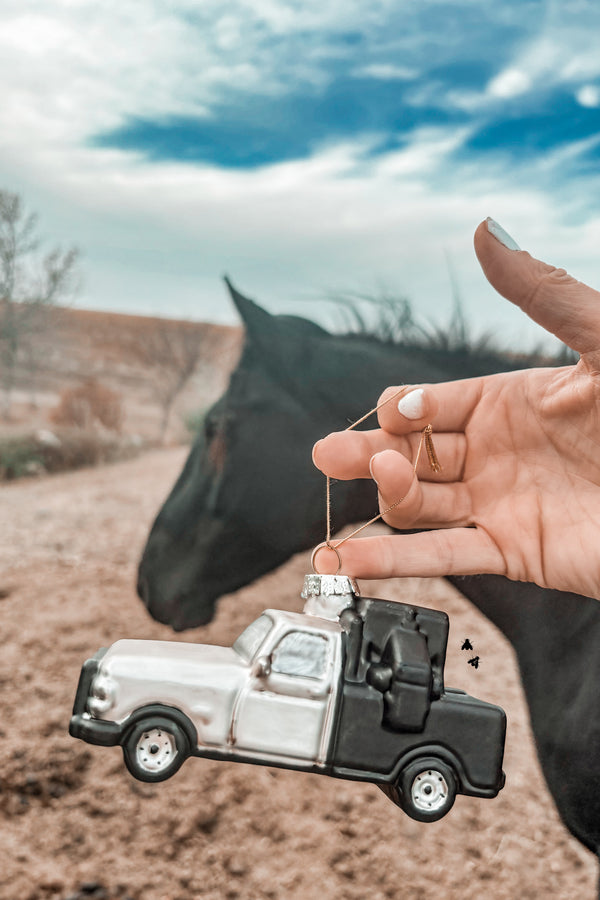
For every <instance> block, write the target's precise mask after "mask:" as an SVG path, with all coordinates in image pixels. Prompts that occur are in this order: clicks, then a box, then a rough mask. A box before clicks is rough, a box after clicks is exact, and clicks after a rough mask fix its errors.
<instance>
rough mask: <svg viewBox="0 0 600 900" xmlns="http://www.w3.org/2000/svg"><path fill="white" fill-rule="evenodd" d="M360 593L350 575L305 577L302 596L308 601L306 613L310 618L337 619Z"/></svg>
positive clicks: (305, 607)
mask: <svg viewBox="0 0 600 900" xmlns="http://www.w3.org/2000/svg"><path fill="white" fill-rule="evenodd" d="M359 593H360V591H359V589H358V585H357V583H356V581H355V580H354V578H350V576H349V575H317V574H311V575H305V576H304V585H303V587H302V592H301V594H300V596H301V597H302V599H303V600H306V603H305V604H304V612H305V613H306V614H307V615H309V616H321V617H322V618H325V619H337V618H338V617H339V614H340V613H341V611H342V610H343V609H346V608H347V607H348V606H352V604H353V602H354V598H355V597H357V596H358V595H359Z"/></svg>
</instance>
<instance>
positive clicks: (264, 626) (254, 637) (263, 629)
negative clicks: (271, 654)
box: [233, 613, 273, 662]
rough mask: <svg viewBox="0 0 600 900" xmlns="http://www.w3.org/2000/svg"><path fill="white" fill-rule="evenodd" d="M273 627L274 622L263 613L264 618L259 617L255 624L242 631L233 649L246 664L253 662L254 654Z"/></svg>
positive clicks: (252, 623)
mask: <svg viewBox="0 0 600 900" xmlns="http://www.w3.org/2000/svg"><path fill="white" fill-rule="evenodd" d="M272 627H273V620H272V619H271V618H270V617H269V616H266V615H264V613H263V615H262V616H259V617H258V619H256V620H255V621H254V622H251V623H250V625H248V627H247V628H246V629H245V630H244V631H242V633H241V634H240V636H239V637H238V639H237V640H236V641H234V644H233V649H234V650H235V652H236V653H239V655H240V656H241V657H242V659H245V660H246V662H251V661H252V659H253V658H254V654H255V653H256V651H257V650H258V648H259V647H260V645H261V644H262V642H263V641H264V639H265V638H266V636H267V635H268V633H269V631H270V630H271V628H272Z"/></svg>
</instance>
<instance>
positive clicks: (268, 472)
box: [138, 282, 387, 630]
mask: <svg viewBox="0 0 600 900" xmlns="http://www.w3.org/2000/svg"><path fill="white" fill-rule="evenodd" d="M227 284H228V287H229V289H230V292H231V296H232V299H233V302H234V304H235V306H236V308H237V310H238V312H239V314H240V316H241V318H242V321H243V323H244V326H245V342H244V347H243V351H242V355H241V358H240V361H239V363H238V366H237V368H236V369H235V371H234V372H233V374H232V376H231V379H230V382H229V386H228V389H227V391H226V392H225V394H224V395H223V396H222V397H221V398H220V400H218V401H217V402H216V403H215V404H214V406H213V407H212V408H211V409H210V410H209V411H208V413H207V415H206V417H205V420H204V423H203V428H202V429H201V432H200V433H199V434H198V436H197V438H196V440H195V442H194V444H193V447H192V449H191V452H190V454H189V457H188V459H187V461H186V464H185V466H184V469H183V471H182V473H181V475H180V477H179V479H178V480H177V482H176V484H175V486H174V487H173V489H172V491H171V493H170V495H169V497H168V498H167V500H166V502H165V503H164V505H163V507H162V509H161V510H160V512H159V514H158V516H157V518H156V520H155V522H154V525H153V527H152V530H151V532H150V535H149V538H148V541H147V544H146V548H145V550H144V553H143V556H142V560H141V562H140V566H139V573H138V593H139V595H140V597H141V598H142V599H143V601H144V603H145V604H146V606H147V607H148V610H149V611H150V613H151V614H152V616H153V617H154V618H156V619H158V620H159V621H160V622H164V623H166V624H169V625H171V626H172V627H173V628H175V629H176V630H181V629H184V628H191V627H194V626H197V625H202V624H205V623H207V622H209V621H210V620H211V619H212V617H213V614H214V608H215V602H216V600H217V598H218V597H220V596H221V595H222V594H225V593H229V592H231V591H234V590H236V589H237V588H239V587H242V586H243V585H245V584H248V583H249V581H252V580H253V579H255V578H257V577H258V576H260V575H262V574H264V573H266V572H268V571H270V570H272V569H273V568H275V567H277V566H278V565H280V564H281V563H283V562H284V561H285V560H287V559H289V558H290V556H292V555H293V554H294V553H297V552H298V551H299V550H300V549H304V548H307V547H310V546H311V545H313V544H316V543H318V541H319V540H321V539H322V538H323V536H324V527H325V525H324V515H325V513H324V479H323V476H322V475H321V474H320V473H319V472H317V470H316V469H315V468H314V466H313V465H312V461H311V448H312V446H313V444H314V443H315V441H317V440H318V439H319V438H320V437H323V436H324V435H325V434H327V433H328V432H329V431H330V430H331V427H332V423H333V424H334V425H335V424H336V423H337V424H339V427H340V428H343V427H345V425H346V424H347V422H346V421H344V420H342V421H340V419H339V409H340V395H341V396H343V397H344V400H345V409H346V415H348V416H350V417H351V418H358V417H359V416H360V415H361V414H362V413H363V412H364V410H365V409H366V408H368V407H369V406H370V405H373V403H374V402H375V401H376V399H377V395H378V391H379V390H383V388H384V387H385V386H386V384H387V381H386V377H387V375H386V370H385V369H386V367H385V366H383V367H382V366H381V359H377V358H376V355H374V354H373V353H372V352H371V353H370V354H369V357H368V360H367V359H365V354H364V353H363V354H362V355H361V352H360V351H361V343H360V341H359V342H356V341H348V342H347V343H346V344H345V345H344V347H340V341H339V337H336V336H334V335H331V334H330V333H329V332H327V331H325V330H324V329H323V328H321V327H320V326H318V325H316V324H315V323H314V322H310V321H308V320H307V319H303V318H300V317H296V316H279V315H271V314H269V313H268V312H267V311H266V310H264V309H262V308H261V307H260V306H258V305H257V304H256V303H254V302H253V301H252V300H249V299H247V298H246V297H244V296H243V295H242V294H240V293H239V292H238V291H236V290H235V288H234V287H233V286H232V285H231V284H230V283H229V282H227ZM344 348H345V352H344ZM363 349H364V348H363ZM374 366H377V368H378V369H379V371H378V373H377V377H374V376H375V372H374V371H372V370H373V368H374ZM349 381H350V382H351V383H352V389H351V390H350V391H349V389H348V382H349ZM376 385H378V387H377V386H376ZM349 396H351V400H349V399H348V398H349ZM335 502H336V514H337V517H338V525H339V524H345V522H346V521H349V520H352V518H353V517H357V516H358V517H359V516H361V515H367V514H368V512H370V511H371V510H372V509H373V507H374V504H375V493H374V489H373V488H372V486H371V485H370V484H369V483H367V482H362V483H361V484H359V485H357V484H352V485H350V484H339V485H337V486H336V497H335ZM339 520H343V521H339Z"/></svg>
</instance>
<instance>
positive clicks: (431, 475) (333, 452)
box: [313, 428, 467, 482]
mask: <svg viewBox="0 0 600 900" xmlns="http://www.w3.org/2000/svg"><path fill="white" fill-rule="evenodd" d="M432 438H433V444H434V446H435V450H436V454H437V456H438V459H439V461H440V464H441V466H442V469H441V471H440V472H433V471H432V470H431V468H430V466H429V461H428V458H427V453H426V452H425V448H423V449H422V451H421V455H420V457H419V463H418V465H417V477H418V478H419V479H420V480H422V481H436V482H452V481H460V480H461V479H462V475H463V469H464V464H465V453H466V446H467V445H466V438H465V436H464V434H433V435H432ZM420 442H421V432H419V431H417V432H412V433H411V434H406V435H396V434H389V432H387V431H382V430H381V429H380V428H377V429H374V430H372V431H336V432H333V433H332V434H328V435H327V437H325V438H323V439H322V440H321V441H319V442H318V443H317V444H315V446H314V448H313V462H314V464H315V465H316V466H317V468H318V469H320V470H321V471H322V472H323V473H324V474H325V475H329V476H331V477H332V478H339V479H340V480H341V481H349V480H351V479H353V478H370V477H371V473H370V470H369V464H370V462H371V457H372V456H374V455H375V453H380V452H381V451H382V450H395V451H396V452H397V453H401V454H402V455H403V456H405V457H406V459H408V460H409V462H411V463H413V462H414V459H415V456H416V454H417V451H418V448H419V444H420Z"/></svg>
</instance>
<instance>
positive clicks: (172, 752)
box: [135, 728, 177, 772]
mask: <svg viewBox="0 0 600 900" xmlns="http://www.w3.org/2000/svg"><path fill="white" fill-rule="evenodd" d="M135 754H136V758H137V762H138V765H139V766H140V768H141V769H144V771H146V772H158V771H160V769H166V768H168V767H169V765H170V764H171V763H172V762H173V760H174V759H175V757H176V756H177V745H176V744H175V739H174V737H173V735H172V734H169V732H168V731H165V730H164V729H162V728H151V729H149V730H148V731H144V733H143V734H142V735H141V737H140V739H139V740H138V742H137V744H136V748H135Z"/></svg>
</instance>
